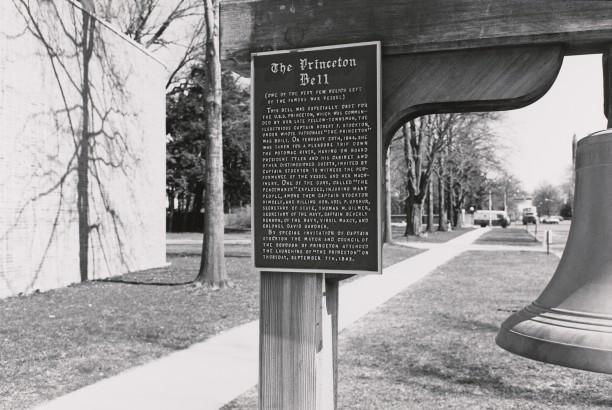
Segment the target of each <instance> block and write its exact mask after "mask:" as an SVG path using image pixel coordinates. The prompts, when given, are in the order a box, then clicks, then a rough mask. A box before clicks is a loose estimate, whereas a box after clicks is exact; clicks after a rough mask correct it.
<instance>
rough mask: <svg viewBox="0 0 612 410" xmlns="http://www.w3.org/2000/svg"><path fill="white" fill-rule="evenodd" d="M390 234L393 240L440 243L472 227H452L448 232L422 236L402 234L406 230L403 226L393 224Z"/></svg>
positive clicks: (428, 233)
mask: <svg viewBox="0 0 612 410" xmlns="http://www.w3.org/2000/svg"><path fill="white" fill-rule="evenodd" d="M391 229H392V236H393V240H395V241H397V242H403V241H406V242H431V243H442V242H448V241H450V240H451V239H455V238H456V237H458V236H461V235H463V234H464V233H466V232H469V231H471V230H472V229H474V228H472V227H465V228H453V230H451V231H448V232H438V231H434V232H427V234H426V235H423V236H418V237H417V236H404V233H405V232H406V227H405V226H393V227H392V228H391Z"/></svg>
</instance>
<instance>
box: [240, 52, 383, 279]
mask: <svg viewBox="0 0 612 410" xmlns="http://www.w3.org/2000/svg"><path fill="white" fill-rule="evenodd" d="M363 46H376V74H377V75H376V105H377V107H376V116H377V119H376V135H377V138H376V141H377V142H376V164H377V167H376V172H377V175H376V183H377V189H376V205H377V210H376V219H377V221H376V225H377V230H376V231H377V232H376V235H377V241H378V249H377V270H376V271H374V270H349V269H346V270H343V269H324V270H322V269H314V268H313V269H308V268H263V267H258V266H256V264H255V203H254V201H252V200H251V264H252V268H253V269H254V270H255V271H257V272H295V273H332V274H339V275H356V274H357V275H372V274H382V273H383V268H382V252H383V242H382V229H383V226H382V223H381V221H382V210H383V202H382V200H383V198H382V187H383V179H382V178H383V173H384V168H383V164H384V161H383V160H382V137H383V135H382V50H381V42H380V41H365V42H359V43H347V44H334V45H329V46H318V47H305V48H295V49H288V50H274V51H263V52H258V53H251V199H252V198H253V195H254V192H255V190H254V188H255V179H254V176H255V175H254V174H255V167H254V165H253V164H254V163H255V162H254V161H255V149H254V147H255V114H254V109H253V107H254V106H255V75H254V74H255V57H257V56H262V55H274V54H276V55H278V54H290V53H301V52H308V51H316V50H330V49H336V48H338V49H340V48H351V47H363Z"/></svg>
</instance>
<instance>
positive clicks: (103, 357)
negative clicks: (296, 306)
mask: <svg viewBox="0 0 612 410" xmlns="http://www.w3.org/2000/svg"><path fill="white" fill-rule="evenodd" d="M179 248H180V247H169V250H168V260H169V261H170V262H171V263H172V265H171V266H169V267H168V268H164V269H153V270H148V271H143V272H138V273H133V274H129V275H123V276H120V277H116V278H114V279H113V280H117V281H126V282H128V283H117V282H88V283H83V284H79V285H74V286H70V287H68V288H63V289H58V290H53V291H49V292H44V293H40V294H35V295H30V296H25V297H17V298H9V299H5V300H0V344H1V348H0V398H1V399H0V409H3V410H8V409H11V410H13V409H25V408H29V407H30V406H32V405H34V404H37V403H41V402H43V401H46V400H49V399H52V398H54V397H58V396H61V395H63V394H66V393H68V392H70V391H72V390H75V389H78V388H79V387H82V386H85V385H88V384H92V383H94V382H96V381H98V380H101V379H103V378H106V377H109V376H112V375H115V374H118V373H119V372H121V371H123V370H126V369H128V368H130V367H133V366H136V365H140V364H143V363H145V362H148V361H151V360H153V359H156V358H159V357H162V356H165V355H167V354H170V353H172V352H173V351H176V350H179V349H184V348H186V347H188V346H190V345H192V344H194V343H197V342H200V341H203V340H205V339H207V338H209V337H211V336H213V335H215V334H218V333H219V332H220V331H223V330H226V329H229V328H232V327H234V326H237V325H240V324H242V323H246V322H248V321H251V320H255V319H257V317H258V312H259V298H258V294H259V276H258V275H257V274H255V272H254V271H253V270H252V269H251V267H250V266H251V261H250V248H249V247H248V246H227V247H226V253H227V254H228V255H230V256H228V257H227V258H226V266H227V270H228V273H229V276H230V277H231V280H232V281H233V282H234V283H235V288H234V289H231V290H228V291H218V292H212V291H207V290H205V289H203V288H196V287H194V286H192V285H190V284H184V283H189V282H190V281H192V280H193V279H194V278H195V276H196V275H197V271H198V268H199V263H200V257H199V247H198V251H197V252H191V251H189V250H185V249H179Z"/></svg>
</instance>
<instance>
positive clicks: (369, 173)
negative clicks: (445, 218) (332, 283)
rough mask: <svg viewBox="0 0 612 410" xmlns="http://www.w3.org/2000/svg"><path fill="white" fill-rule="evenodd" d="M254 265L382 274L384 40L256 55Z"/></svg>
mask: <svg viewBox="0 0 612 410" xmlns="http://www.w3.org/2000/svg"><path fill="white" fill-rule="evenodd" d="M251 70H252V77H251V78H252V97H251V98H252V114H251V115H252V124H251V129H252V145H251V150H252V165H251V166H252V173H253V174H252V195H253V201H252V202H253V204H252V205H253V225H252V229H253V260H254V264H255V268H256V269H260V270H269V271H274V270H278V271H288V272H291V271H305V272H330V273H365V272H370V273H371V272H379V273H380V272H381V271H382V268H381V235H380V232H381V229H380V220H381V215H380V212H381V206H380V187H381V171H380V168H381V162H380V158H381V138H380V135H381V107H380V89H381V88H380V43H379V42H372V43H359V44H349V45H342V46H333V47H318V48H309V49H301V50H292V51H280V52H269V53H257V54H253V58H252V67H251Z"/></svg>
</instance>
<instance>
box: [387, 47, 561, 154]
mask: <svg viewBox="0 0 612 410" xmlns="http://www.w3.org/2000/svg"><path fill="white" fill-rule="evenodd" d="M562 62H563V50H562V47H561V46H556V45H552V46H538V47H504V48H491V49H474V50H459V51H451V52H436V53H424V54H405V55H387V56H384V57H383V65H382V69H383V73H382V75H383V81H382V83H383V138H384V140H383V141H384V143H385V145H384V146H385V147H386V146H388V144H389V143H390V141H391V138H392V137H393V134H394V133H395V131H397V129H398V128H399V127H400V126H401V125H402V124H404V123H405V122H406V121H409V120H411V119H414V118H416V117H418V116H421V115H425V114H432V113H442V112H470V111H472V112H474V111H500V110H509V109H515V108H521V107H524V106H526V105H529V104H531V103H533V102H535V101H537V100H538V99H539V98H541V97H542V96H543V95H544V94H545V93H546V92H547V91H548V90H549V89H550V87H551V86H552V84H553V83H554V81H555V79H556V78H557V74H558V73H559V70H560V69H561V64H562Z"/></svg>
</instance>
